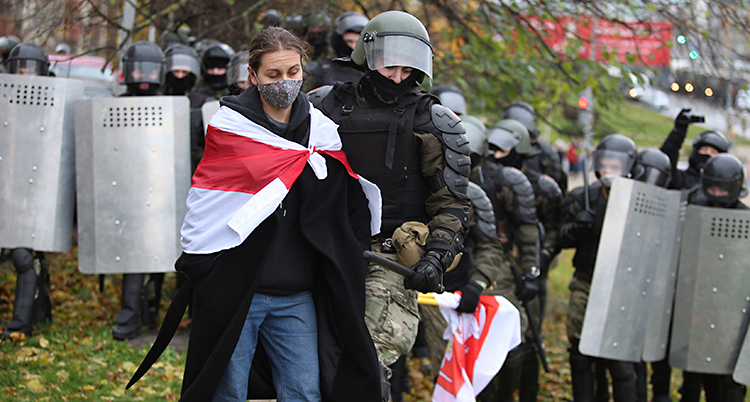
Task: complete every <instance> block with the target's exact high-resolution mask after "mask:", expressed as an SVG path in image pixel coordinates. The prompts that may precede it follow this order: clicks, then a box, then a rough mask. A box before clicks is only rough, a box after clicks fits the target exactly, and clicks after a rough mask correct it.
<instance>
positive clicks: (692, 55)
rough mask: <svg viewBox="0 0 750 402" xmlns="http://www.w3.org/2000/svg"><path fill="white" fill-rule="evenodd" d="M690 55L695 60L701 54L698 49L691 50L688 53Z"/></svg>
mask: <svg viewBox="0 0 750 402" xmlns="http://www.w3.org/2000/svg"><path fill="white" fill-rule="evenodd" d="M688 56H690V58H691V59H693V60H695V59H697V58H698V56H699V54H698V51H697V50H691V51H690V53H688Z"/></svg>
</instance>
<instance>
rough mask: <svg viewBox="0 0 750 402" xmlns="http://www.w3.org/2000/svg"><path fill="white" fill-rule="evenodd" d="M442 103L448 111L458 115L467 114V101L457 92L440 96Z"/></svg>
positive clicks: (448, 92)
mask: <svg viewBox="0 0 750 402" xmlns="http://www.w3.org/2000/svg"><path fill="white" fill-rule="evenodd" d="M438 98H440V103H442V104H443V106H445V107H447V108H448V109H450V110H452V111H454V112H455V113H458V114H466V99H464V96H463V95H461V94H459V93H456V92H450V91H446V92H442V93H441V94H440V95H438Z"/></svg>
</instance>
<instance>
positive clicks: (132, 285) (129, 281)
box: [112, 274, 144, 341]
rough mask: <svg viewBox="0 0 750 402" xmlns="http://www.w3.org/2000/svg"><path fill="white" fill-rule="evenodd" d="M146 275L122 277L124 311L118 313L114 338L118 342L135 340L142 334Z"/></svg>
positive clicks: (126, 275) (113, 330)
mask: <svg viewBox="0 0 750 402" xmlns="http://www.w3.org/2000/svg"><path fill="white" fill-rule="evenodd" d="M143 275H144V274H125V275H123V276H122V309H120V312H119V313H117V319H116V320H115V327H114V329H112V337H113V338H115V339H116V340H118V341H125V340H128V339H133V338H135V337H136V336H138V335H140V333H141V308H142V306H143V304H144V294H143Z"/></svg>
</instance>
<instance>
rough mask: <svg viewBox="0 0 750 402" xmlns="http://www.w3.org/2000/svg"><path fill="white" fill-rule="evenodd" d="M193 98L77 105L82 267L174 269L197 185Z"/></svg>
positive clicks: (90, 270)
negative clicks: (188, 205) (193, 158)
mask: <svg viewBox="0 0 750 402" xmlns="http://www.w3.org/2000/svg"><path fill="white" fill-rule="evenodd" d="M189 109H190V104H189V101H188V99H187V98H185V97H181V96H154V97H123V98H112V99H95V100H94V99H89V100H84V101H80V102H78V103H77V104H76V119H75V120H76V155H77V160H76V172H77V188H78V233H79V236H78V246H79V249H78V260H79V264H78V269H79V270H80V271H81V272H83V273H97V274H111V273H129V274H132V273H148V272H151V273H153V272H171V271H172V270H173V268H172V261H174V260H175V259H176V258H177V256H178V255H179V252H180V235H179V230H180V226H181V224H182V220H183V218H184V215H185V212H186V204H185V199H186V197H187V192H188V189H189V187H190V137H189V133H190V130H189V128H190V127H189V118H188V117H189V112H190V110H189Z"/></svg>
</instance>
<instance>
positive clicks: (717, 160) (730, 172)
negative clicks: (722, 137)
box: [701, 153, 747, 207]
mask: <svg viewBox="0 0 750 402" xmlns="http://www.w3.org/2000/svg"><path fill="white" fill-rule="evenodd" d="M701 189H702V190H703V193H704V194H705V195H706V198H707V199H708V202H709V203H711V204H712V205H716V206H721V207H731V206H733V205H734V204H735V203H736V202H737V200H739V198H740V197H744V196H746V195H747V188H746V187H745V168H744V166H742V162H740V160H739V159H737V157H736V156H734V155H731V154H728V153H721V154H718V155H715V156H712V157H711V158H709V159H708V161H707V162H706V164H705V166H704V167H703V170H702V172H701Z"/></svg>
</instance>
